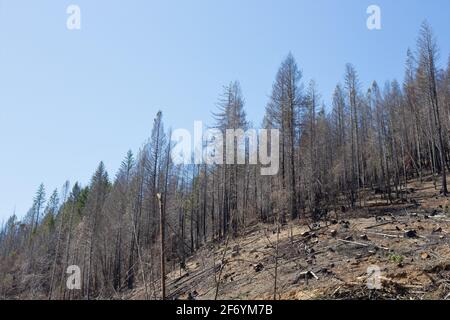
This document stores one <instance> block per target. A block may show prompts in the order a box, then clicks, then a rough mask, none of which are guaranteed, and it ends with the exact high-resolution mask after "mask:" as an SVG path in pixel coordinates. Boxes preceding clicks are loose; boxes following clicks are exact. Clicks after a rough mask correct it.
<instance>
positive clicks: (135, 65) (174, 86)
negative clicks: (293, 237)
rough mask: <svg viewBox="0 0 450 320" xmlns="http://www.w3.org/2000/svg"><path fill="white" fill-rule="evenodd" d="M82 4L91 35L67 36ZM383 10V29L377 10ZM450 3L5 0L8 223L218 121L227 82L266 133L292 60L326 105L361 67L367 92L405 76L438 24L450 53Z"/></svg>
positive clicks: (2, 141) (1, 7) (1, 128)
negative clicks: (196, 126) (423, 36)
mask: <svg viewBox="0 0 450 320" xmlns="http://www.w3.org/2000/svg"><path fill="white" fill-rule="evenodd" d="M70 4H77V5H79V6H80V8H81V14H82V29H81V30H80V31H69V30H67V28H66V19H67V14H66V8H67V6H68V5H70ZM370 4H377V5H379V6H380V7H381V9H382V30H381V31H369V30H368V29H367V28H366V19H367V14H366V8H367V7H368V6H369V5H370ZM449 12H450V1H448V0H431V1H425V0H420V1H418V0H395V1H392V0H371V1H366V0H334V1H333V0H329V1H325V0H315V1H301V0H291V1H288V0H270V1H269V0H189V1H187V0H178V1H173V0H170V1H168V0H158V1H154V0H152V1H149V0H129V1H125V0H120V1H119V0H95V1H92V0H71V1H65V0H58V1H54V0H39V1H36V0H28V1H25V0H0V152H1V156H0V221H1V220H2V219H5V218H6V217H7V216H9V215H10V214H12V212H13V210H14V207H15V206H16V207H17V214H18V215H19V217H22V216H23V215H24V214H25V212H26V211H27V209H28V208H29V207H30V206H31V202H32V197H33V195H34V192H35V190H36V188H37V187H38V185H39V184H40V183H41V182H43V183H44V184H45V185H46V187H47V193H48V194H49V193H50V192H51V189H54V188H59V187H60V186H61V185H62V184H63V183H64V181H65V180H67V179H69V180H70V181H71V182H72V183H73V182H75V181H77V180H79V181H81V182H82V183H87V182H88V181H89V178H90V176H91V175H92V173H93V171H94V169H95V168H96V166H97V164H98V163H99V161H101V160H103V161H104V162H105V164H106V166H107V168H108V170H109V172H110V174H111V175H114V173H115V171H116V169H117V167H118V166H119V164H120V162H121V160H122V158H123V156H124V155H125V153H126V151H127V150H128V149H130V148H131V149H132V150H133V151H136V150H137V149H138V148H139V147H140V146H141V144H142V143H143V142H144V141H145V140H146V138H147V137H148V136H149V135H150V130H151V125H152V120H153V117H154V115H155V113H156V112H157V110H158V109H162V110H163V112H164V121H165V124H166V127H169V126H172V127H173V128H180V127H183V128H191V127H192V125H193V121H194V120H203V121H204V122H210V120H211V116H210V115H211V113H210V112H211V110H213V109H214V107H215V103H216V101H217V98H218V95H219V93H220V92H221V90H222V86H223V85H225V84H227V83H228V82H230V81H232V80H235V79H237V80H239V81H240V82H241V85H242V88H243V92H244V95H245V98H246V102H247V104H246V109H247V113H248V115H249V119H250V120H252V121H254V123H256V124H259V122H260V121H261V118H262V114H263V112H264V107H265V105H266V102H267V100H268V96H269V94H270V91H271V86H272V82H273V80H274V77H275V74H276V71H277V68H278V66H279V64H280V63H281V61H282V59H283V58H284V57H285V56H286V55H287V53H288V52H289V51H292V53H293V54H294V56H295V57H296V59H297V61H298V64H299V65H300V67H301V69H302V70H303V72H304V77H305V80H306V81H305V82H307V81H309V79H311V78H314V79H315V80H316V82H317V84H318V86H319V89H320V91H321V92H322V95H323V98H324V100H325V102H327V101H330V96H331V93H332V90H333V88H334V86H335V85H336V83H337V82H338V81H341V79H342V76H343V72H344V65H345V63H346V62H352V63H353V64H354V65H355V66H356V68H357V70H358V71H359V74H360V77H361V80H362V83H363V85H364V86H367V85H368V84H369V83H370V81H372V80H377V81H379V82H380V83H383V82H384V81H385V80H388V79H393V78H397V79H401V78H402V77H403V66H404V61H405V53H406V49H407V48H408V47H409V46H411V47H414V46H415V42H416V37H417V33H418V29H419V26H420V24H421V22H422V21H423V20H424V19H428V21H429V22H430V24H431V25H432V27H433V28H434V30H435V33H436V35H437V37H438V41H439V45H440V48H441V56H442V59H441V64H442V65H443V64H444V63H446V60H447V56H448V54H449V53H450V47H449V46H450V41H449V40H450V19H449V16H448V15H449Z"/></svg>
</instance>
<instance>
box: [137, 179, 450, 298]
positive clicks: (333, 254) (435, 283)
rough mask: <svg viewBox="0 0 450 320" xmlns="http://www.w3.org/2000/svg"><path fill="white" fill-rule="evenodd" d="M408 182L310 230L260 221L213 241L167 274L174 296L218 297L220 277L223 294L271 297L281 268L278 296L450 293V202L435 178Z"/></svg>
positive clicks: (436, 295) (444, 295) (437, 295)
mask: <svg viewBox="0 0 450 320" xmlns="http://www.w3.org/2000/svg"><path fill="white" fill-rule="evenodd" d="M408 187H409V188H410V190H409V194H408V195H407V196H406V199H405V200H404V201H401V202H398V203H396V204H387V201H385V200H382V199H380V198H377V196H375V195H374V196H373V197H372V198H371V199H370V201H367V202H366V204H365V208H364V209H360V210H358V211H354V212H348V213H347V214H345V215H342V214H341V215H340V216H339V217H334V216H333V215H331V216H330V218H329V221H326V222H321V223H319V224H316V225H315V226H314V228H312V229H311V228H310V226H307V225H300V224H290V225H286V226H283V228H282V229H281V231H280V233H279V234H278V233H277V232H276V227H275V226H273V225H263V224H257V225H253V226H251V227H249V228H248V230H247V232H246V233H245V235H244V236H242V237H240V238H238V239H233V240H229V241H228V244H222V245H215V244H210V245H208V246H206V247H205V248H203V249H202V250H201V251H199V252H198V253H197V254H196V255H195V256H193V257H191V258H190V259H189V260H188V262H187V266H186V270H178V271H175V272H172V273H170V274H169V275H168V277H167V291H168V293H169V298H170V299H198V300H203V299H214V298H215V296H216V290H217V283H219V286H218V288H219V289H218V293H217V298H218V299H231V300H235V299H237V300H239V299H250V300H254V299H256V300H259V299H273V298H274V294H275V290H274V287H275V272H276V274H277V277H276V279H277V284H276V288H277V290H276V298H277V299H284V300H305V299H450V241H449V233H450V214H449V212H450V210H449V207H450V203H449V201H448V199H447V198H445V197H442V196H441V195H439V191H436V190H435V188H434V187H433V183H432V181H431V180H430V179H428V181H427V182H425V183H418V182H416V183H412V184H411V185H410V186H408ZM337 218H339V219H337ZM277 239H278V240H277ZM277 247H278V254H277ZM276 257H278V259H276ZM374 286H375V288H374ZM130 298H132V299H142V298H143V288H139V289H138V290H136V291H134V292H133V293H132V295H131V297H130Z"/></svg>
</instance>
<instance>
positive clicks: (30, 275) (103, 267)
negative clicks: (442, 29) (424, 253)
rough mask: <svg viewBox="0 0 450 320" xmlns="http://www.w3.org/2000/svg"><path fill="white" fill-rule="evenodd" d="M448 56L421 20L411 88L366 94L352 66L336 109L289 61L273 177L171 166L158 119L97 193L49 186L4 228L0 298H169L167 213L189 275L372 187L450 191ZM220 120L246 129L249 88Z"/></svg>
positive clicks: (234, 91) (400, 192) (232, 88)
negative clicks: (202, 261)
mask: <svg viewBox="0 0 450 320" xmlns="http://www.w3.org/2000/svg"><path fill="white" fill-rule="evenodd" d="M438 61H439V50H438V47H437V43H436V39H435V38H434V36H433V33H432V30H431V28H430V26H429V25H428V24H427V23H426V22H424V23H423V24H422V26H421V29H420V33H419V37H418V41H417V50H416V51H415V52H413V51H411V50H408V51H407V55H406V63H405V76H404V80H403V83H399V82H398V81H396V80H393V81H390V82H386V83H385V84H384V86H383V87H382V88H381V87H380V86H379V84H378V83H376V82H373V83H372V84H371V85H370V87H369V88H368V89H367V90H366V91H363V89H362V88H361V87H362V86H361V83H360V81H359V78H358V73H357V71H356V69H355V67H354V66H353V65H351V64H347V65H346V67H345V74H344V77H343V80H342V83H339V84H337V85H336V88H335V90H334V93H333V97H332V105H331V106H330V107H331V110H330V112H328V113H327V112H326V108H325V106H324V104H323V102H322V100H321V95H320V92H319V89H318V88H317V85H316V83H315V82H314V81H313V80H311V81H309V82H308V83H307V84H306V86H305V85H304V83H303V77H302V72H301V70H300V68H299V67H298V65H297V63H296V61H295V58H294V57H293V55H292V54H289V55H288V56H287V57H286V59H285V60H284V61H283V62H282V64H281V66H280V68H279V70H278V73H277V74H276V77H275V81H274V84H273V89H272V94H271V96H270V98H269V102H268V104H267V106H266V109H265V114H264V119H263V121H262V127H263V128H266V129H271V128H276V129H279V130H280V170H279V173H278V174H277V175H275V176H261V175H260V174H259V172H260V166H259V165H249V164H238V165H228V164H220V165H207V164H201V165H175V164H174V163H173V162H172V161H171V157H170V154H171V150H172V148H173V147H174V144H173V142H172V141H170V137H171V133H170V131H166V130H165V129H164V124H163V115H162V112H158V114H157V115H156V117H155V119H154V122H153V129H152V132H151V136H150V138H149V140H148V141H147V142H146V143H145V144H144V145H143V147H142V148H141V149H140V150H139V151H138V152H137V153H136V154H133V152H131V151H129V152H128V153H127V154H126V156H125V157H124V160H123V162H122V164H121V166H120V169H119V170H118V173H117V174H116V176H115V177H110V176H109V175H108V173H107V171H106V168H105V166H104V164H103V162H101V163H100V164H99V166H98V168H97V169H96V171H95V173H94V174H93V176H92V179H91V181H90V183H89V184H88V185H87V186H81V185H80V184H79V183H75V184H74V185H73V186H70V184H69V182H66V183H65V184H64V186H63V187H62V188H61V190H60V191H58V190H55V191H53V192H52V194H51V195H50V197H49V199H48V200H47V199H46V191H45V187H44V185H41V186H40V187H39V188H38V190H37V192H36V195H35V197H34V200H33V206H32V208H31V209H30V210H29V212H28V213H27V215H26V216H25V218H24V219H23V220H19V219H18V218H17V216H15V215H13V216H12V217H11V218H10V219H9V220H8V221H7V222H6V223H5V224H4V225H3V226H1V228H0V298H20V297H27V298H39V299H94V298H106V297H108V298H109V297H116V298H117V297H120V296H121V295H122V294H124V293H126V292H128V291H129V290H133V289H135V288H136V287H137V286H138V285H139V286H142V287H143V288H144V292H145V297H146V298H148V299H158V298H160V293H159V288H160V286H161V283H160V279H161V268H160V254H161V250H160V247H161V243H160V239H159V235H160V231H161V230H160V222H161V221H160V216H161V215H163V216H165V221H164V222H165V223H164V229H165V230H164V231H165V234H166V236H165V238H164V242H163V246H164V251H165V258H164V259H163V262H164V263H165V264H166V269H167V271H169V272H170V271H173V270H176V269H177V268H186V259H187V258H188V257H189V256H190V255H192V254H194V253H195V252H196V251H197V250H198V249H200V248H201V247H202V246H204V245H205V244H206V243H208V242H211V241H212V242H221V241H227V240H228V239H229V238H230V237H237V236H239V235H240V234H242V233H243V232H245V230H246V228H247V227H248V226H249V225H251V224H254V223H258V222H263V223H275V222H277V223H278V222H279V223H287V222H288V221H297V220H299V221H301V222H305V221H311V220H318V219H321V218H323V217H325V216H326V215H327V214H328V213H330V212H332V211H334V212H337V211H339V210H341V211H342V210H343V209H345V208H352V209H355V208H358V207H362V206H364V202H365V199H366V198H367V197H368V195H369V194H370V193H376V194H380V195H381V197H382V199H384V200H385V201H386V203H393V202H394V201H407V198H406V194H407V190H408V183H409V181H410V180H411V179H420V180H421V181H422V179H423V178H424V176H425V175H427V174H429V173H431V174H432V176H433V179H434V185H435V187H436V188H438V189H439V190H440V191H441V193H442V194H443V195H444V196H447V195H448V187H447V180H446V177H447V171H450V154H449V152H450V148H449V129H450V59H449V60H448V62H447V66H446V67H445V68H439V67H438ZM213 118H214V121H215V127H216V128H219V129H220V130H222V131H223V132H225V130H227V129H243V130H244V131H245V130H247V129H248V128H249V126H250V123H249V121H248V120H247V118H246V113H245V100H244V94H243V92H242V89H241V87H240V85H239V82H232V83H230V84H229V85H228V86H226V87H225V88H224V91H223V93H222V94H221V96H220V98H219V101H218V106H217V109H216V111H215V112H214V113H213ZM224 147H225V146H224ZM236 153H237V152H235V154H236ZM224 157H225V155H224ZM247 157H248V154H247ZM224 163H225V161H224ZM158 194H160V195H162V196H161V199H160V200H161V206H160V205H159V203H158V199H157V195H158ZM161 211H162V212H161ZM70 265H77V266H79V267H80V268H81V271H82V272H81V275H82V281H81V283H82V288H81V290H68V289H67V287H66V273H65V272H66V269H67V267H68V266H70Z"/></svg>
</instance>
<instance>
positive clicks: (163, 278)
mask: <svg viewBox="0 0 450 320" xmlns="http://www.w3.org/2000/svg"><path fill="white" fill-rule="evenodd" d="M156 198H158V203H159V213H160V226H159V228H160V237H161V239H160V241H161V299H162V300H165V299H166V262H165V255H164V238H165V236H164V225H165V221H164V220H165V219H164V218H165V217H164V208H163V203H162V201H161V194H160V193H157V194H156Z"/></svg>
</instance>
